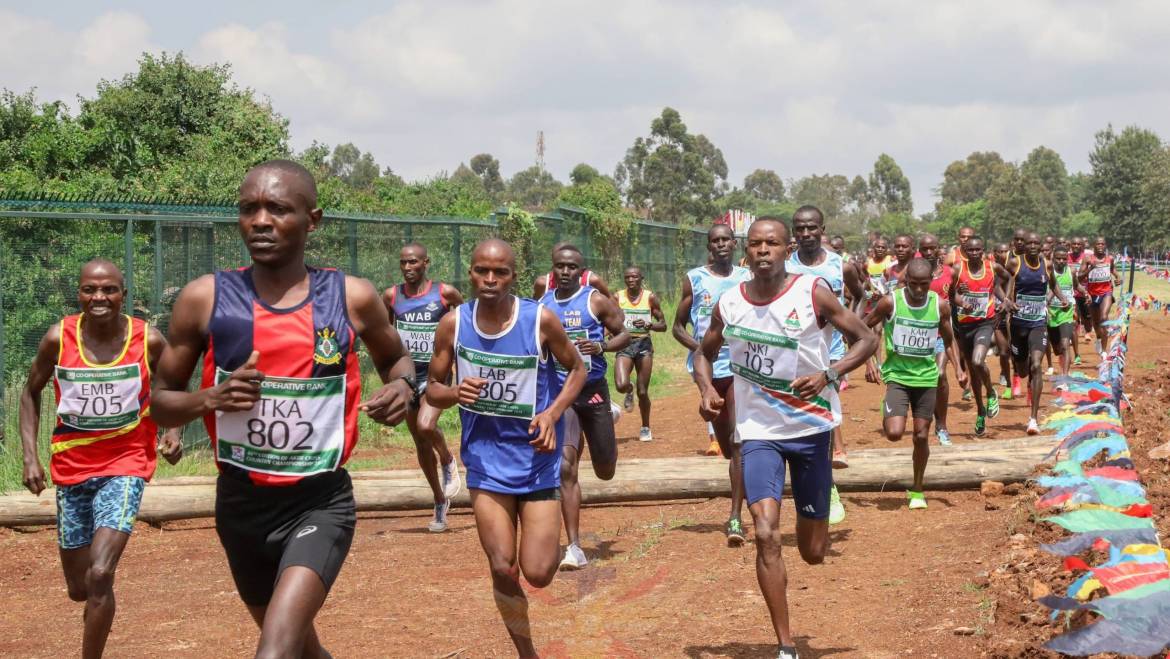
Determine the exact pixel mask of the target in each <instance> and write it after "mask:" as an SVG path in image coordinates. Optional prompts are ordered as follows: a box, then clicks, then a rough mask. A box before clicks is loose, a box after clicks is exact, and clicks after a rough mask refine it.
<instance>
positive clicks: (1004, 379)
mask: <svg viewBox="0 0 1170 659" xmlns="http://www.w3.org/2000/svg"><path fill="white" fill-rule="evenodd" d="M999 386H1001V387H1006V386H1007V376H1005V375H1000V376H999Z"/></svg>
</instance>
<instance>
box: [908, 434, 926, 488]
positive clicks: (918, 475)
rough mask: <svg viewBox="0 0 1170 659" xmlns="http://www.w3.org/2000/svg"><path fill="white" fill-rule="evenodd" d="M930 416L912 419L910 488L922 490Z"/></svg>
mask: <svg viewBox="0 0 1170 659" xmlns="http://www.w3.org/2000/svg"><path fill="white" fill-rule="evenodd" d="M929 440H930V418H929V417H927V418H925V419H919V418H917V417H916V418H915V419H914V486H913V487H911V488H910V489H911V490H913V491H915V492H921V491H922V482H923V480H924V478H925V476H926V462H927V461H928V460H930V441H929Z"/></svg>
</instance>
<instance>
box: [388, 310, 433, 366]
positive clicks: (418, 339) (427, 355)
mask: <svg viewBox="0 0 1170 659" xmlns="http://www.w3.org/2000/svg"><path fill="white" fill-rule="evenodd" d="M394 324H395V326H396V327H397V328H398V335H399V336H401V337H402V343H403V344H404V345H405V346H406V350H407V351H408V352H410V358H411V359H413V360H414V361H416V362H419V363H426V362H429V361H431V355H432V354H433V353H434V351H435V329H436V328H438V326H439V324H438V323H411V322H407V321H405V320H398V321H395V323H394Z"/></svg>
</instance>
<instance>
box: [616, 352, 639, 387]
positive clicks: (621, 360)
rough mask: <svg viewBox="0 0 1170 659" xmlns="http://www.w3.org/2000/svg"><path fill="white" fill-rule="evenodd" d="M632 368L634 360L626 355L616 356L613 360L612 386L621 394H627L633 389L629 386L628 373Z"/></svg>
mask: <svg viewBox="0 0 1170 659" xmlns="http://www.w3.org/2000/svg"><path fill="white" fill-rule="evenodd" d="M633 368H634V360H633V359H630V357H629V356H627V355H618V356H617V358H616V359H614V360H613V385H614V388H615V389H617V390H618V391H620V392H622V393H623V394H628V393H630V391H631V390H632V389H633V387H632V385H631V384H630V371H631V370H632V369H633Z"/></svg>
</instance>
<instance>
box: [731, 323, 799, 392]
mask: <svg viewBox="0 0 1170 659" xmlns="http://www.w3.org/2000/svg"><path fill="white" fill-rule="evenodd" d="M723 334H724V337H726V339H727V340H728V341H729V343H730V345H732V346H733V347H732V349H731V355H730V357H731V372H732V373H734V374H736V375H739V376H740V377H743V378H746V379H748V380H750V381H752V382H755V383H756V384H759V385H761V386H764V387H767V388H769V389H777V388H783V387H786V386H787V383H789V382H791V381H792V380H793V379H795V377H796V354H797V350H798V349H799V343H798V342H797V341H796V339H793V338H791V337H788V336H784V335H782V334H772V333H770V332H764V331H761V330H758V329H754V328H751V327H742V326H739V325H728V326H727V328H726V329H724V331H723Z"/></svg>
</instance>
